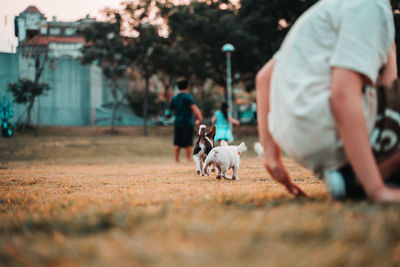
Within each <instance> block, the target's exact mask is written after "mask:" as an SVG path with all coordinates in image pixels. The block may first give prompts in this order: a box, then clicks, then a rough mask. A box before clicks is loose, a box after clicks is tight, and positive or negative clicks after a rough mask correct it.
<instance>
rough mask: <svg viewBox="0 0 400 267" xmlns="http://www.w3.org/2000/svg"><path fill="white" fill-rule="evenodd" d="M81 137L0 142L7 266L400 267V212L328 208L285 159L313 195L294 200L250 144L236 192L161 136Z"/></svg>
mask: <svg viewBox="0 0 400 267" xmlns="http://www.w3.org/2000/svg"><path fill="white" fill-rule="evenodd" d="M65 129H68V128H65ZM81 131H82V132H80V134H74V135H65V134H62V132H63V131H61V133H60V132H57V133H56V134H55V133H54V132H51V131H50V132H47V134H43V135H41V136H40V137H33V136H30V135H25V136H16V137H14V138H11V139H1V140H0V151H1V152H0V161H1V164H0V264H1V265H4V266H18V265H62V266H70V265H80V266H110V265H114V266H203V265H206V266H399V265H400V242H399V241H400V208H399V206H396V205H376V204H371V203H369V202H366V201H363V202H344V203H342V202H336V201H332V200H331V199H330V198H329V197H328V195H327V193H326V190H325V187H324V184H323V183H322V182H320V181H319V180H317V179H315V178H314V177H313V176H312V174H311V173H310V172H308V171H306V170H305V169H303V168H301V167H299V166H298V165H296V164H294V163H293V162H291V161H288V160H286V162H287V164H288V166H289V171H290V173H291V175H292V177H293V178H294V180H295V181H296V182H297V183H299V184H301V185H302V187H303V188H304V189H305V190H306V191H307V192H308V193H309V194H310V195H311V198H310V199H294V198H292V197H291V196H290V195H288V194H287V193H286V192H285V190H284V189H283V188H282V187H281V186H280V185H278V184H276V183H275V182H274V181H273V180H272V179H271V178H270V176H269V175H267V173H266V172H265V170H264V169H263V167H262V165H261V161H260V160H259V159H257V158H256V156H255V154H254V152H253V151H252V148H251V146H252V143H253V142H254V141H255V140H256V138H255V137H254V136H250V137H243V138H238V141H239V140H245V141H246V142H247V143H248V144H250V145H248V146H249V151H248V153H246V154H245V155H244V158H243V160H242V162H241V169H240V172H239V176H240V178H241V180H239V181H234V182H232V181H224V180H223V181H217V180H215V179H214V177H215V174H212V177H199V176H197V175H195V173H194V164H193V163H181V164H174V163H173V161H172V157H171V153H172V149H171V137H170V136H164V133H165V130H162V131H161V132H162V134H158V135H157V134H153V135H152V136H151V137H149V138H144V137H140V136H137V135H135V134H130V133H128V132H125V133H126V134H122V135H117V136H115V135H113V136H106V135H103V134H101V133H99V134H95V135H93V136H89V135H86V134H85V131H84V130H81ZM90 131H93V130H92V129H91V130H90ZM125 131H127V130H125ZM64 132H66V131H64ZM89 133H90V134H93V132H89ZM181 156H183V154H182V155H181Z"/></svg>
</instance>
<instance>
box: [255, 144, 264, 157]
mask: <svg viewBox="0 0 400 267" xmlns="http://www.w3.org/2000/svg"><path fill="white" fill-rule="evenodd" d="M254 151H255V152H256V153H257V155H258V157H259V158H262V157H263V156H264V148H263V147H262V145H261V143H260V142H255V143H254Z"/></svg>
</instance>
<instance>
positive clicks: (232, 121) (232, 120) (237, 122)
mask: <svg viewBox="0 0 400 267" xmlns="http://www.w3.org/2000/svg"><path fill="white" fill-rule="evenodd" d="M229 121H230V122H231V123H233V124H235V125H240V121H238V120H237V119H234V118H232V117H229Z"/></svg>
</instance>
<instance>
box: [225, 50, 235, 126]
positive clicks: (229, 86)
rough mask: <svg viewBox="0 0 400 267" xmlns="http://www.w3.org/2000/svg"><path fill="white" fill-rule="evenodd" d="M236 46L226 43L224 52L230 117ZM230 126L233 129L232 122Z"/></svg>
mask: <svg viewBox="0 0 400 267" xmlns="http://www.w3.org/2000/svg"><path fill="white" fill-rule="evenodd" d="M233 51H235V47H234V46H233V45H231V44H225V45H224V46H223V47H222V52H224V53H226V91H227V98H228V99H227V100H228V107H229V109H228V118H229V117H232V77H231V53H232V52H233ZM229 128H230V129H231V130H232V123H231V122H229Z"/></svg>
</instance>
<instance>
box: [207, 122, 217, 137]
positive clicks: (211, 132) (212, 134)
mask: <svg viewBox="0 0 400 267" xmlns="http://www.w3.org/2000/svg"><path fill="white" fill-rule="evenodd" d="M215 131H216V130H215V125H214V126H213V127H212V128H211V130H210V131H209V132H208V135H209V136H211V137H212V138H214V136H215Z"/></svg>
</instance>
